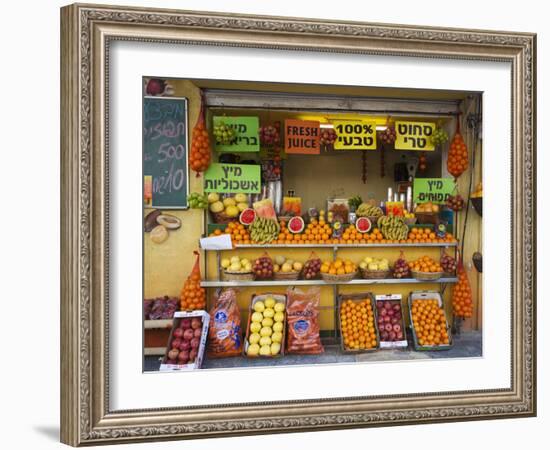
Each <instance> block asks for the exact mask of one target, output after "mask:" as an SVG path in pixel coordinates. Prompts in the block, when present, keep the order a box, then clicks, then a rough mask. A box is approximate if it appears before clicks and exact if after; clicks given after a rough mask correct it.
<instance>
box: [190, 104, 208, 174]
mask: <svg viewBox="0 0 550 450" xmlns="http://www.w3.org/2000/svg"><path fill="white" fill-rule="evenodd" d="M204 109H205V108H204V97H203V96H202V94H201V110H200V112H199V118H198V119H197V123H196V124H195V126H194V127H193V133H192V135H191V151H190V152H189V165H190V166H191V169H192V170H194V171H195V172H196V173H197V177H198V176H200V172H204V171H205V170H206V169H208V167H209V166H210V158H211V155H210V136H209V135H208V130H207V129H206V120H205V114H204V112H205V111H204Z"/></svg>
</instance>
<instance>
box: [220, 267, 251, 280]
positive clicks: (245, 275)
mask: <svg viewBox="0 0 550 450" xmlns="http://www.w3.org/2000/svg"><path fill="white" fill-rule="evenodd" d="M222 278H223V280H224V281H254V272H228V271H227V270H224V271H223V272H222Z"/></svg>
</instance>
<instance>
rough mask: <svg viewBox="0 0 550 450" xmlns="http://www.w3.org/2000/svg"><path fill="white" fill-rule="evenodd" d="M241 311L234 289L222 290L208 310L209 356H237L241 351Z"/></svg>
mask: <svg viewBox="0 0 550 450" xmlns="http://www.w3.org/2000/svg"><path fill="white" fill-rule="evenodd" d="M242 347H243V339H242V330H241V312H240V311H239V305H238V304H237V293H236V292H235V290H234V289H226V290H224V291H223V292H222V293H221V294H220V295H219V296H218V297H217V298H216V302H215V304H214V307H213V308H212V309H211V310H210V327H209V329H208V347H207V349H206V351H207V355H208V357H209V358H222V357H225V356H238V355H240V354H241V352H242Z"/></svg>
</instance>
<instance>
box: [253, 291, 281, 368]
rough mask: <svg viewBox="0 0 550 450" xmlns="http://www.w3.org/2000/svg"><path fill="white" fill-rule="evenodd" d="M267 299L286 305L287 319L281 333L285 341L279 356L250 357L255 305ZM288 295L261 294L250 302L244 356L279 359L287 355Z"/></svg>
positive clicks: (254, 296)
mask: <svg viewBox="0 0 550 450" xmlns="http://www.w3.org/2000/svg"><path fill="white" fill-rule="evenodd" d="M267 297H272V298H273V299H274V300H275V301H276V302H277V303H279V302H283V303H284V304H285V311H284V315H285V318H284V320H283V331H282V332H281V333H282V334H283V339H282V341H281V351H280V352H279V354H277V355H269V356H267V355H258V356H250V355H248V354H247V351H248V345H249V344H248V336H249V334H250V323H251V319H252V313H253V312H254V309H253V307H254V304H255V303H256V302H258V301H260V300H261V301H265V299H266V298H267ZM286 307H287V302H286V295H284V294H259V295H256V294H254V295H252V300H251V301H250V306H249V307H248V322H247V324H246V336H245V339H244V345H243V355H244V356H246V357H247V358H278V357H280V356H283V355H284V354H285V344H286Z"/></svg>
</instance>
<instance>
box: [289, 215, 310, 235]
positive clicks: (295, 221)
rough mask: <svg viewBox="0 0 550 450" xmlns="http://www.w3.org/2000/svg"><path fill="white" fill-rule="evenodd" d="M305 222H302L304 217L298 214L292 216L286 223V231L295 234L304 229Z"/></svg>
mask: <svg viewBox="0 0 550 450" xmlns="http://www.w3.org/2000/svg"><path fill="white" fill-rule="evenodd" d="M305 226H306V224H305V222H304V219H302V218H301V217H300V216H294V217H293V218H292V219H290V220H289V221H288V223H287V225H286V227H287V228H288V231H290V232H291V233H294V234H297V233H301V232H302V231H304V228H305Z"/></svg>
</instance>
